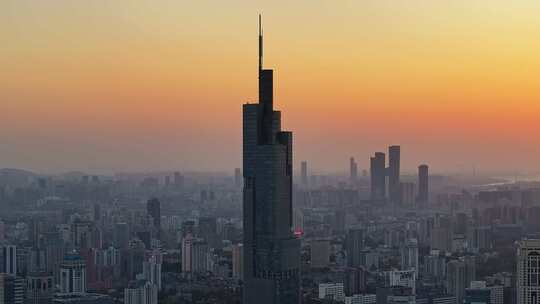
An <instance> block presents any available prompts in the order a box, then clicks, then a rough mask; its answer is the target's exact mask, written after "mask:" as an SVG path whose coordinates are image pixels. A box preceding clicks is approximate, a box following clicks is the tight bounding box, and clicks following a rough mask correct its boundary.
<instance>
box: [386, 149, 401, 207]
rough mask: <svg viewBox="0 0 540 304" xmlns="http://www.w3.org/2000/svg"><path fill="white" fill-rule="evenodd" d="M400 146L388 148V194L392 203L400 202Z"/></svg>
mask: <svg viewBox="0 0 540 304" xmlns="http://www.w3.org/2000/svg"><path fill="white" fill-rule="evenodd" d="M400 150H401V148H400V146H390V147H389V148H388V194H389V198H390V202H391V203H392V204H399V199H400V190H399V174H400V157H401V156H400V153H401V152H400Z"/></svg>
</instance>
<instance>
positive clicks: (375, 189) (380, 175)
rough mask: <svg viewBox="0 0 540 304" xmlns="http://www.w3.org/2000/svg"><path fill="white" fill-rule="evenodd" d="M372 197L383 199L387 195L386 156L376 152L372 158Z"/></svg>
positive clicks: (373, 198)
mask: <svg viewBox="0 0 540 304" xmlns="http://www.w3.org/2000/svg"><path fill="white" fill-rule="evenodd" d="M370 174H371V199H372V200H383V199H385V197H386V156H385V154H384V153H382V152H376V153H375V156H373V157H371V159H370Z"/></svg>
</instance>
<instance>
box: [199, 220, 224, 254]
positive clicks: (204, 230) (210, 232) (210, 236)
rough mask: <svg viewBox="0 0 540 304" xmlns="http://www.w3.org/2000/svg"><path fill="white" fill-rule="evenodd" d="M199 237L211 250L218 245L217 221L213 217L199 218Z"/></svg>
mask: <svg viewBox="0 0 540 304" xmlns="http://www.w3.org/2000/svg"><path fill="white" fill-rule="evenodd" d="M199 237H201V238H203V239H205V240H206V242H207V243H208V245H209V246H210V247H211V248H216V247H217V246H218V245H219V244H218V242H219V240H218V235H217V219H216V218H215V217H201V218H199Z"/></svg>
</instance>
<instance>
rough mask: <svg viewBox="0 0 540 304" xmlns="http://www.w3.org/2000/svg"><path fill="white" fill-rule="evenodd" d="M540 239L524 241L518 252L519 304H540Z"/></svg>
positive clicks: (520, 244)
mask: <svg viewBox="0 0 540 304" xmlns="http://www.w3.org/2000/svg"><path fill="white" fill-rule="evenodd" d="M538 273H540V239H523V240H521V242H520V243H519V248H518V252H517V304H529V303H539V301H540V284H538Z"/></svg>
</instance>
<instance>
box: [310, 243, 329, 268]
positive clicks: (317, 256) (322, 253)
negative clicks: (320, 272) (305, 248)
mask: <svg viewBox="0 0 540 304" xmlns="http://www.w3.org/2000/svg"><path fill="white" fill-rule="evenodd" d="M329 264H330V240H327V239H317V240H313V241H311V264H310V265H311V267H312V268H324V267H328V265H329Z"/></svg>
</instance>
